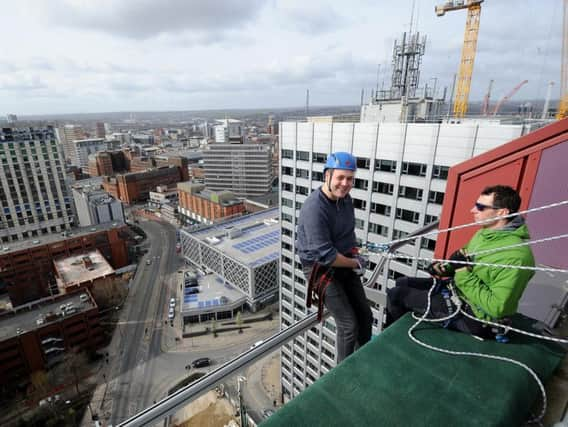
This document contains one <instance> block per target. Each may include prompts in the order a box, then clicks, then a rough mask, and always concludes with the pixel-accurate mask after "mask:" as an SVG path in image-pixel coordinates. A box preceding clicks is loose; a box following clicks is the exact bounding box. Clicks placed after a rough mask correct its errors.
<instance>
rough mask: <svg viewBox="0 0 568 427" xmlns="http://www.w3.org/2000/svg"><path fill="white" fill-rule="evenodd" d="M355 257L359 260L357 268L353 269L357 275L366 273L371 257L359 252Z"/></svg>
mask: <svg viewBox="0 0 568 427" xmlns="http://www.w3.org/2000/svg"><path fill="white" fill-rule="evenodd" d="M354 259H355V261H357V268H354V269H353V271H354V272H355V274H356V275H357V276H362V275H364V274H365V271H366V270H367V266H368V265H369V258H368V257H367V256H365V255H362V254H357V255H355V257H354Z"/></svg>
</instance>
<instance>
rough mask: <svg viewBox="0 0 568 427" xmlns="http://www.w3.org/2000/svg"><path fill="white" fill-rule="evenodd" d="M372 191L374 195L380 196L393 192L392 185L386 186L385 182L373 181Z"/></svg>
mask: <svg viewBox="0 0 568 427" xmlns="http://www.w3.org/2000/svg"><path fill="white" fill-rule="evenodd" d="M373 191H374V192H376V193H382V194H389V195H390V194H392V193H393V191H394V185H393V184H387V183H386V182H380V181H373Z"/></svg>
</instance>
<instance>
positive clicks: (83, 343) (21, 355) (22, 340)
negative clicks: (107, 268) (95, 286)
mask: <svg viewBox="0 0 568 427" xmlns="http://www.w3.org/2000/svg"><path fill="white" fill-rule="evenodd" d="M103 342H104V337H103V331H102V328H101V327H100V325H99V309H98V307H97V305H96V303H95V301H94V299H93V298H92V296H91V295H90V293H89V292H88V291H84V290H83V291H80V292H76V293H73V294H65V295H59V296H56V297H49V298H44V299H42V300H40V301H34V302H33V303H31V304H27V305H25V306H22V307H19V308H17V309H14V310H10V311H7V312H5V313H3V314H2V315H0V387H1V389H2V391H3V392H7V390H8V389H9V388H10V386H12V387H13V386H16V385H17V384H21V383H28V382H29V376H30V374H32V373H33V372H35V371H39V370H47V369H49V368H51V367H52V366H54V365H55V364H57V363H59V362H61V361H63V359H64V357H65V354H72V353H77V352H79V351H83V350H85V351H87V352H93V351H95V350H96V349H98V348H100V347H102V345H103Z"/></svg>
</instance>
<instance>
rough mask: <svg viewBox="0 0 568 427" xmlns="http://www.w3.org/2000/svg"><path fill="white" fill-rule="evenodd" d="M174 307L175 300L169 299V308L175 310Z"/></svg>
mask: <svg viewBox="0 0 568 427" xmlns="http://www.w3.org/2000/svg"><path fill="white" fill-rule="evenodd" d="M175 306H176V299H175V298H173V297H172V298H170V308H175Z"/></svg>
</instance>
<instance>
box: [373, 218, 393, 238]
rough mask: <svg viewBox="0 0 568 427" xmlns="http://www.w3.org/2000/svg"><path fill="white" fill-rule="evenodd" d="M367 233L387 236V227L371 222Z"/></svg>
mask: <svg viewBox="0 0 568 427" xmlns="http://www.w3.org/2000/svg"><path fill="white" fill-rule="evenodd" d="M368 230H369V233H373V234H378V235H379V236H384V237H388V234H389V229H388V227H385V226H384V225H379V224H374V223H372V222H370V223H369V228H368Z"/></svg>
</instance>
